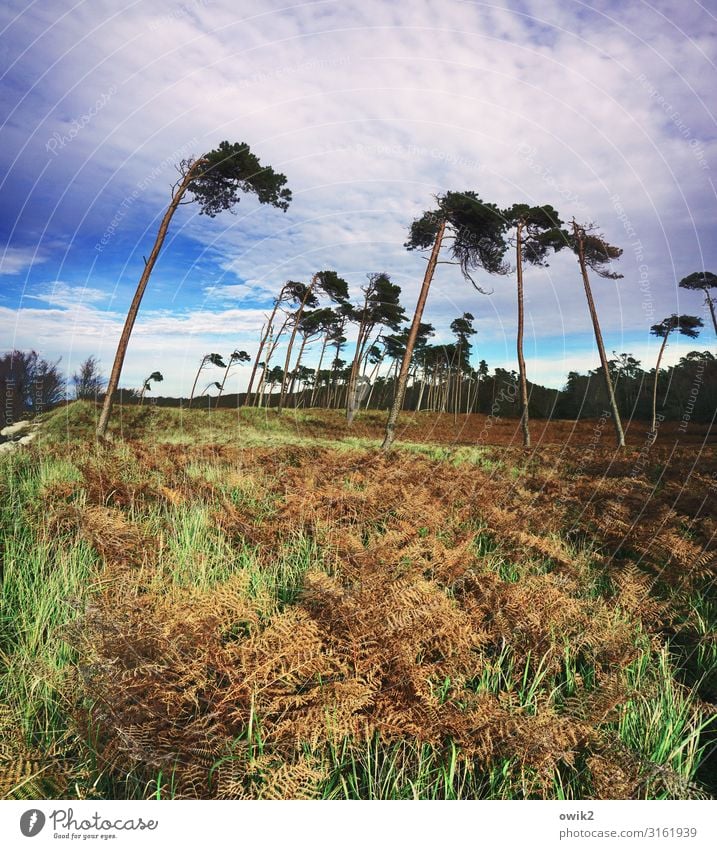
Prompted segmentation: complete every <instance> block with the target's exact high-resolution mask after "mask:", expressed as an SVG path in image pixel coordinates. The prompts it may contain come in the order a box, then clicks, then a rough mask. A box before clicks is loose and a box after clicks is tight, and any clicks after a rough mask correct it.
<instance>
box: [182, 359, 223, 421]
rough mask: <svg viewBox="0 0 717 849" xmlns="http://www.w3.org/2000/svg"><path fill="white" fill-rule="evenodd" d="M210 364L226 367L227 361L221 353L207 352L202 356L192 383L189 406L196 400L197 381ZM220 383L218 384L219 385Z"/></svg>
mask: <svg viewBox="0 0 717 849" xmlns="http://www.w3.org/2000/svg"><path fill="white" fill-rule="evenodd" d="M209 366H216V367H217V368H226V363H225V362H224V360H223V359H222V355H221V354H205V355H204V356H203V357H202V360H201V362H200V363H199V368H198V369H197V374H196V376H195V378H194V383H193V384H192V391H191V393H190V395H189V404H188V405H187V407H188V408H189V407H191V406H192V401H193V400H194V392H195V390H196V388H197V381H198V380H199V375H200V374H201V373H202V371H203V370H204V369H205V368H209ZM219 385H220V384H217V386H219Z"/></svg>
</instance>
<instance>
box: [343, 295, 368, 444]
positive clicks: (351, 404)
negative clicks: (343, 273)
mask: <svg viewBox="0 0 717 849" xmlns="http://www.w3.org/2000/svg"><path fill="white" fill-rule="evenodd" d="M367 310H368V292H367V293H366V299H365V301H364V307H363V315H362V316H361V323H360V324H359V332H358V338H357V339H356V351H355V352H354V361H353V362H352V363H351V375H350V376H349V387H348V391H347V393H346V421H347V422H348V425H349V427H351V425H352V424H353V421H354V416H355V415H356V380H357V378H358V370H359V364H360V362H361V357H362V356H363V342H364V335H365V333H366V311H367Z"/></svg>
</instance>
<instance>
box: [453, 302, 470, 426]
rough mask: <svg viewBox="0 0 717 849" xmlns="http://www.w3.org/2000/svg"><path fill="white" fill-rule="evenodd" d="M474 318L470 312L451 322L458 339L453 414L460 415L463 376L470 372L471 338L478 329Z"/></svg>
mask: <svg viewBox="0 0 717 849" xmlns="http://www.w3.org/2000/svg"><path fill="white" fill-rule="evenodd" d="M474 321H475V319H474V317H473V316H472V315H471V314H470V313H469V312H464V313H463V315H462V316H461V317H460V318H456V319H454V320H453V321H452V322H451V332H452V333H453V335H454V336H455V337H456V387H455V389H454V392H453V412H454V413H456V414H457V413H458V412H459V410H460V406H461V387H462V385H463V375H464V374H465V373H466V372H469V371H470V365H469V362H470V353H471V347H472V346H471V342H470V337H471V336H475V334H476V329H475V327H473V322H474Z"/></svg>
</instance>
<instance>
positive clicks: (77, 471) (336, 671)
mask: <svg viewBox="0 0 717 849" xmlns="http://www.w3.org/2000/svg"><path fill="white" fill-rule="evenodd" d="M98 413H99V411H98V408H97V407H96V406H95V405H94V404H92V403H89V402H75V403H73V404H70V405H67V406H63V407H60V408H58V409H56V410H55V411H54V412H52V413H48V414H46V415H44V416H43V417H42V426H41V428H40V430H39V432H38V436H37V438H36V440H35V442H33V443H32V444H30V445H28V446H24V447H22V448H20V449H17V450H14V451H12V452H8V453H6V454H3V455H2V456H0V534H1V535H2V549H1V551H2V609H1V612H0V735H1V739H2V742H1V743H0V795H2V796H4V797H5V798H27V799H30V798H32V799H38V798H57V797H62V798H79V799H86V798H104V799H127V798H131V799H144V798H156V799H166V798H225V799H276V798H280V799H286V798H319V799H605V798H620V799H645V798H649V799H674V798H680V799H683V798H711V797H712V796H713V795H714V794H715V792H716V791H717V784H716V783H715V774H717V769H715V766H716V765H717V759H716V758H715V754H714V753H715V741H716V739H717V735H716V734H715V704H716V701H717V641H716V640H715V595H714V578H715V570H716V567H717V554H716V551H715V530H716V529H717V452H716V445H715V442H714V438H713V437H711V436H710V434H709V432H708V429H707V428H704V427H703V428H700V427H699V426H695V427H693V428H691V429H689V430H688V432H687V433H686V434H683V433H678V430H677V427H676V426H675V425H668V424H667V423H666V424H664V425H663V427H662V428H661V429H660V433H659V435H658V439H657V441H656V442H655V443H654V444H652V442H651V441H649V440H646V434H645V425H644V423H637V422H636V423H633V425H632V426H630V427H628V430H627V442H628V447H627V449H626V450H623V451H619V450H615V449H614V447H612V441H613V434H612V432H611V431H610V429H609V427H604V428H603V427H602V426H601V424H600V423H599V422H595V421H583V422H579V423H575V422H567V421H565V422H548V423H544V422H535V423H534V427H535V433H534V441H535V446H536V447H534V448H533V449H532V450H524V449H523V448H522V447H521V446H520V434H519V431H518V422H517V420H514V419H512V420H507V419H505V420H496V421H492V420H490V419H488V418H486V417H485V416H479V415H470V416H466V415H461V416H454V415H449V414H434V413H419V414H406V415H405V416H404V418H403V419H402V420H401V423H400V426H399V429H398V432H397V437H398V438H397V441H396V443H395V446H394V449H393V450H392V451H390V452H381V451H380V450H379V446H380V442H381V437H382V435H383V428H384V425H385V413H382V412H378V411H369V412H362V413H359V414H358V415H357V416H356V419H355V422H354V425H353V427H352V428H351V430H349V429H348V428H347V426H346V422H345V419H344V418H343V417H342V416H341V414H340V413H339V412H338V411H328V410H318V409H312V410H299V411H294V410H285V411H283V412H282V413H278V412H277V411H275V410H261V409H253V408H247V409H242V410H239V411H236V410H233V411H232V410H213V411H207V410H199V409H197V410H191V411H181V410H178V409H170V408H157V407H153V406H151V405H147V406H143V407H138V406H133V407H118V408H116V409H115V412H114V415H113V419H112V420H111V422H110V429H109V435H110V439H109V440H108V441H107V442H98V441H96V439H95V436H94V432H95V426H96V422H97V417H98Z"/></svg>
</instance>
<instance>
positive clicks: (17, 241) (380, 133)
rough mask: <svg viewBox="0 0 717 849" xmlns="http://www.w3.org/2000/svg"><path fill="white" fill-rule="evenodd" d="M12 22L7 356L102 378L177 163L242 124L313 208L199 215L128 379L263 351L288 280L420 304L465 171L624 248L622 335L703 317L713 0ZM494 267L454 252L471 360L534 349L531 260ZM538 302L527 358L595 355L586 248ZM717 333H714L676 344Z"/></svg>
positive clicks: (135, 7)
mask: <svg viewBox="0 0 717 849" xmlns="http://www.w3.org/2000/svg"><path fill="white" fill-rule="evenodd" d="M0 30H1V32H2V34H1V36H0V60H1V61H0V70H2V71H3V73H2V77H1V79H0V86H1V87H2V97H0V102H1V103H2V104H3V105H2V107H1V109H2V113H1V121H2V138H3V143H2V145H0V158H2V173H1V176H0V205H1V208H0V339H1V340H2V342H1V344H0V349H2V350H6V349H9V348H11V347H12V346H15V347H19V348H35V349H37V350H39V351H40V352H41V353H42V354H43V355H45V356H46V357H48V358H49V359H52V360H56V359H57V358H59V357H61V358H62V359H61V364H62V366H63V368H64V369H66V370H68V371H72V370H73V369H74V368H76V367H77V365H78V364H79V362H80V361H81V360H82V359H84V358H85V357H86V356H88V355H90V354H93V355H95V356H98V357H99V358H100V360H101V363H102V365H103V367H104V369H105V370H106V371H108V370H109V368H110V366H111V362H112V358H113V355H114V350H115V345H116V341H117V338H118V336H119V332H120V329H121V325H122V321H123V318H124V314H125V313H126V309H127V306H128V305H129V301H130V299H131V297H132V294H133V292H134V288H135V286H136V282H137V279H138V277H139V274H140V272H141V268H142V264H143V260H142V257H143V255H146V254H148V252H149V250H150V249H151V246H152V242H153V239H154V235H155V232H156V228H157V226H158V223H159V219H160V218H161V216H162V214H163V212H164V209H165V207H166V204H167V202H168V200H169V190H170V186H171V184H172V183H173V182H174V180H175V178H176V171H175V169H174V165H175V163H177V162H178V161H179V160H180V159H182V158H184V157H187V156H191V155H198V154H200V153H202V152H203V151H204V150H206V149H210V148H212V147H214V146H216V144H217V143H218V142H219V141H221V140H223V139H229V140H231V141H235V140H236V141H245V142H248V143H249V144H250V145H251V147H252V149H253V150H254V152H255V153H257V155H258V156H259V157H260V158H261V160H262V161H263V162H266V163H268V164H271V165H272V166H273V167H274V168H275V169H277V170H279V171H282V172H283V173H285V174H286V175H287V177H288V181H289V182H288V184H289V186H290V187H291V189H292V190H293V192H294V201H293V203H292V205H291V207H290V208H289V210H288V212H286V213H281V212H279V211H277V210H274V209H267V208H264V207H261V206H259V205H258V204H257V203H256V202H255V201H254V200H253V199H252V198H249V197H247V198H245V199H244V200H243V201H242V202H241V203H240V204H239V206H238V207H237V210H236V214H235V215H231V214H227V213H224V214H223V215H221V216H219V217H217V218H216V219H208V218H206V217H204V216H198V215H197V209H196V208H195V207H193V206H188V207H184V208H182V209H181V210H180V211H179V213H178V214H177V216H176V217H175V220H174V221H173V224H172V228H171V232H170V238H169V239H168V241H167V243H166V244H165V248H164V251H163V254H162V256H161V258H160V260H159V262H158V264H157V266H156V269H155V273H154V275H153V277H152V280H151V282H150V286H149V289H148V292H147V295H146V297H145V300H144V302H143V304H142V309H141V312H140V316H139V320H138V323H137V325H136V329H135V333H134V335H133V338H132V341H131V343H130V349H129V352H128V356H127V359H126V362H125V368H124V372H123V379H122V384H123V385H128V386H132V385H135V386H137V385H140V384H141V381H142V378H143V377H144V376H146V375H147V374H149V373H150V372H152V371H154V370H155V369H160V370H161V371H162V372H163V373H164V375H165V378H166V380H165V383H164V384H163V387H162V390H163V392H166V393H167V394H179V393H182V392H183V393H185V394H186V393H187V392H188V390H189V388H190V386H191V381H192V378H193V372H194V370H195V368H196V364H197V362H198V360H199V359H200V357H201V356H202V354H204V353H207V352H209V351H218V352H221V353H224V354H228V353H229V352H230V351H231V350H233V349H234V348H244V349H246V350H248V351H249V352H252V351H253V350H255V349H256V340H257V336H258V332H259V328H260V327H261V324H262V319H263V316H264V314H265V312H266V310H267V308H268V307H270V305H271V297H272V293H273V292H275V291H277V290H278V289H279V288H280V286H281V284H282V283H283V282H284V281H285V280H286V279H289V278H291V279H308V277H309V276H310V275H311V274H312V273H313V272H314V271H317V270H319V269H322V268H334V269H336V270H337V271H338V272H339V273H340V274H341V275H342V276H344V277H346V278H347V279H348V280H349V282H350V283H351V287H352V291H353V292H354V294H355V295H358V293H359V287H360V286H361V284H362V283H363V282H364V281H365V275H366V274H367V273H368V272H374V271H386V272H388V273H389V274H391V276H392V278H393V280H394V282H397V283H399V284H400V285H401V286H402V287H403V291H404V294H403V301H404V303H405V305H406V307H407V308H408V311H409V312H410V311H411V310H412V308H413V306H414V305H415V301H416V297H417V293H418V287H419V285H420V280H421V277H422V273H423V269H424V261H423V260H422V259H421V257H420V256H418V255H416V254H414V253H408V252H406V251H405V250H404V249H403V247H402V245H403V242H404V241H405V238H406V230H407V227H408V225H409V224H410V221H411V220H412V218H414V217H415V216H416V215H418V214H420V212H421V211H422V210H423V209H426V208H429V207H430V206H431V203H432V196H433V195H435V194H436V193H439V192H442V191H445V190H447V189H453V190H461V189H473V190H475V191H477V192H478V193H479V194H480V195H481V196H482V197H483V198H484V199H486V200H489V201H494V202H496V203H498V204H500V205H508V204H510V203H513V202H515V201H524V202H530V203H551V204H553V205H554V206H555V207H556V208H557V209H558V210H559V212H560V213H561V214H562V216H563V218H564V219H568V220H569V219H570V218H571V217H572V216H573V215H575V216H576V217H577V218H578V219H579V220H583V221H592V222H596V223H598V224H599V226H600V228H601V230H602V231H603V232H604V233H605V234H606V236H607V237H608V238H609V239H610V240H611V241H613V242H614V243H616V244H618V245H620V246H622V247H623V248H624V254H623V257H622V259H621V261H620V263H619V266H620V271H621V272H622V273H623V274H624V279H622V280H620V281H617V282H612V281H604V280H597V279H596V280H594V281H593V283H594V290H595V295H596V300H597V305H598V309H599V312H600V316H601V319H602V322H603V327H604V331H605V336H606V344H607V347H608V349H609V350H613V349H614V350H617V351H630V352H632V353H634V354H635V355H636V356H638V358H640V359H642V360H643V362H644V364H645V365H649V364H651V363H652V361H653V360H654V357H655V355H656V342H655V340H654V339H651V338H650V336H649V327H650V325H651V324H654V323H655V322H657V321H659V320H660V319H661V318H663V317H664V316H666V315H669V314H670V313H672V312H676V311H677V312H691V313H696V314H699V315H704V317H705V320H706V321H707V315H706V314H705V311H704V306H703V305H702V302H701V298H700V297H699V295H696V294H694V293H689V292H685V291H684V290H680V289H678V287H677V281H679V280H680V279H681V278H682V277H683V276H685V275H686V274H689V273H691V272H692V271H695V270H700V269H703V268H707V269H711V270H714V271H717V256H715V253H716V251H717V247H716V246H715V239H714V233H715V223H716V221H715V219H716V217H717V202H716V201H717V192H716V191H715V174H716V173H717V155H716V153H717V124H716V122H715V115H714V108H715V101H714V91H716V90H717V73H716V69H715V35H716V33H717V21H716V19H715V14H714V8H713V7H710V4H702V5H701V4H699V3H697V2H695V0H683V2H657V3H655V2H653V3H650V4H648V3H646V2H635V3H631V4H622V3H617V2H601V1H600V0H591V2H585V3H582V2H573V0H560V2H550V0H548V2H544V0H540V2H538V0H520V2H517V1H516V0H513V2H505V3H501V2H495V3H477V2H455V0H444V1H443V2H438V0H414V2H412V3H410V4H398V3H393V2H390V0H381V2H376V0H368V2H362V3H360V4H359V3H348V4H347V3H341V2H334V0H320V2H310V3H298V4H291V3H289V2H288V1H287V0H282V2H276V0H268V2H262V3H261V4H256V3H250V2H243V0H240V2H228V0H184V2H177V3H175V2H171V0H169V1H165V0H160V1H159V2H154V1H153V2H149V0H139V2H134V3H128V2H124V0H120V2H117V0H114V2H103V0H93V2H89V0H87V1H86V2H75V3H71V2H58V0H53V1H52V2H49V0H44V1H43V2H34V3H27V2H13V0H11V2H6V3H5V4H4V6H3V9H2V11H0ZM485 283H486V285H487V286H490V287H492V288H493V289H494V290H495V292H494V294H493V295H491V296H489V297H486V296H482V295H479V294H477V293H476V292H475V291H474V290H473V289H472V288H471V287H470V286H469V285H467V284H465V283H464V282H463V281H462V280H461V278H460V275H459V274H458V273H457V271H456V269H455V268H453V267H451V266H448V265H445V266H440V267H439V271H438V274H437V275H436V278H435V281H434V284H433V289H432V292H431V296H430V300H429V304H428V308H427V312H426V319H427V320H429V321H431V322H432V323H433V324H434V325H435V326H436V327H437V329H438V330H439V333H438V335H437V337H436V338H437V340H438V341H448V339H449V332H448V325H449V324H450V322H451V320H452V319H453V318H455V317H456V316H458V315H460V314H461V313H462V312H464V311H470V312H471V313H473V314H474V315H475V316H476V326H477V328H478V335H477V337H476V350H475V359H476V360H477V359H479V358H482V359H486V360H487V361H488V363H489V364H490V366H491V367H495V366H501V367H504V368H514V367H515V343H514V337H515V325H516V316H515V311H516V304H515V284H514V279H513V278H512V277H508V278H501V279H496V280H493V281H491V280H485ZM526 297H527V309H528V322H527V337H526V356H527V365H528V376H529V378H531V379H534V380H536V381H540V382H543V383H546V384H547V385H552V386H560V385H561V384H562V383H563V381H564V377H565V375H566V374H567V372H568V371H569V370H572V369H577V370H585V369H587V368H591V367H595V366H596V365H597V355H596V352H595V349H594V345H593V341H592V331H591V325H590V320H589V316H588V313H587V309H586V306H585V296H584V292H583V290H582V285H581V281H580V278H579V275H578V273H577V267H576V264H575V261H574V258H572V257H569V256H565V255H559V256H557V257H555V259H554V261H552V262H551V264H550V267H549V268H547V269H539V270H533V269H529V270H528V271H527V273H526ZM714 346H715V340H714V334H713V333H712V331H711V329H710V328H709V327H708V326H706V327H705V330H704V331H703V334H702V337H701V338H700V339H699V340H697V341H696V342H692V343H691V344H688V345H682V344H681V343H679V342H678V340H675V342H674V343H672V342H671V343H670V346H669V348H668V353H667V362H668V363H669V362H674V361H675V360H676V359H677V358H679V356H681V355H682V354H684V353H685V352H686V351H687V350H690V349H692V348H695V347H697V348H699V349H701V350H704V349H706V348H709V349H712V350H714ZM349 350H350V347H349ZM317 357H318V350H316V351H314V352H312V353H311V354H310V356H309V361H311V359H312V358H317ZM246 377H247V370H246V369H244V370H242V369H238V370H237V371H236V373H235V374H234V375H233V376H232V377H231V378H230V381H229V385H228V390H229V391H233V390H236V389H238V388H242V387H243V385H244V384H245V382H246Z"/></svg>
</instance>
